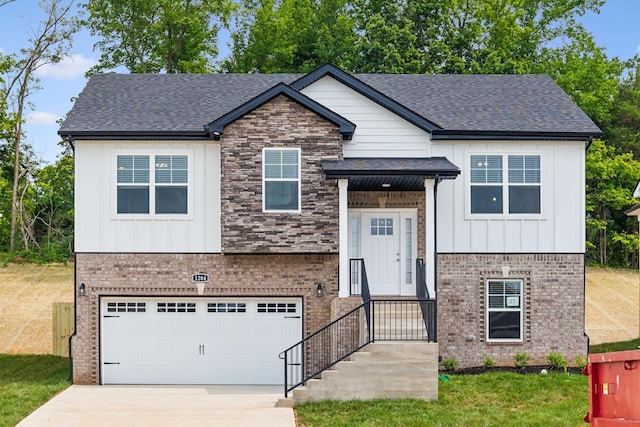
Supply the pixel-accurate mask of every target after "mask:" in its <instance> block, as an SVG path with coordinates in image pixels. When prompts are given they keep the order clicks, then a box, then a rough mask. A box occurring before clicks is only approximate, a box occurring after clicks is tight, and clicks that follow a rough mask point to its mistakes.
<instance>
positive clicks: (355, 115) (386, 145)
mask: <svg viewBox="0 0 640 427" xmlns="http://www.w3.org/2000/svg"><path fill="white" fill-rule="evenodd" d="M301 92H302V93H303V94H304V95H306V96H308V97H309V98H311V99H313V100H315V101H317V102H319V103H320V104H323V105H324V106H326V107H327V108H329V109H330V110H332V111H334V112H336V113H338V114H340V115H341V116H343V117H344V118H346V119H348V120H350V121H351V122H353V123H355V124H356V131H355V134H354V135H353V139H352V140H351V141H344V145H343V147H344V149H343V152H344V157H429V156H430V155H431V150H430V146H429V140H430V138H429V134H428V133H427V132H425V131H423V130H422V129H420V128H418V127H417V126H415V125H413V124H411V123H409V122H407V121H406V120H404V119H402V118H400V117H398V116H397V115H396V114H394V113H392V112H391V111H389V110H387V109H386V108H384V107H382V106H380V105H378V104H376V103H375V102H373V101H371V100H370V99H368V98H367V97H365V96H362V95H360V94H359V93H358V92H356V91H354V90H352V89H350V88H348V87H346V86H345V85H343V84H342V83H340V82H338V81H336V80H334V79H333V78H331V77H324V78H322V79H320V80H318V81H316V82H315V83H313V84H312V85H310V86H308V87H306V88H304V89H303V90H302V91H301ZM425 102H428V100H425Z"/></svg>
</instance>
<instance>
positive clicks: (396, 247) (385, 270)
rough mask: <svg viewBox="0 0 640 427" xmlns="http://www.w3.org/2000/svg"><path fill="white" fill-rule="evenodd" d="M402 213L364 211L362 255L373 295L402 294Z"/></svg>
mask: <svg viewBox="0 0 640 427" xmlns="http://www.w3.org/2000/svg"><path fill="white" fill-rule="evenodd" d="M400 228H401V224H400V214H399V213H396V212H384V211H381V212H366V213H363V214H362V257H363V258H364V262H365V268H366V271H367V279H368V282H369V289H370V290H371V295H400V265H401V263H400V261H401V253H400Z"/></svg>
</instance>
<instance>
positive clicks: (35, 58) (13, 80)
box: [0, 0, 78, 251]
mask: <svg viewBox="0 0 640 427" xmlns="http://www.w3.org/2000/svg"><path fill="white" fill-rule="evenodd" d="M72 5H73V2H66V3H65V2H64V0H49V1H48V2H47V1H41V2H40V3H39V6H40V7H41V9H42V10H43V11H44V12H45V16H46V18H45V19H44V20H43V21H42V22H41V23H40V26H39V27H38V28H37V29H36V30H34V31H33V37H32V38H31V39H30V40H29V46H28V47H26V48H24V49H22V50H21V51H20V54H19V55H16V56H11V57H10V58H9V59H8V62H5V64H8V65H6V66H5V68H6V70H5V76H4V78H3V79H2V81H1V82H0V83H1V84H2V86H1V87H0V95H1V97H2V100H3V101H0V103H4V104H5V105H7V106H8V108H10V109H12V113H11V114H12V119H11V123H10V125H11V129H10V131H9V132H8V133H7V134H6V135H5V139H6V141H7V142H8V143H9V145H11V146H12V147H13V180H12V194H11V226H10V228H11V229H10V250H11V251H14V250H15V249H16V238H17V230H18V227H20V233H21V235H22V238H23V245H24V246H25V248H27V246H28V245H29V242H35V239H34V238H33V236H32V233H31V227H32V225H33V222H32V220H31V218H27V215H28V209H26V201H27V200H28V197H27V196H28V191H29V184H28V178H29V176H30V175H32V174H33V171H32V168H33V167H34V165H33V164H32V162H33V156H30V155H25V153H31V150H30V148H29V147H27V146H24V147H23V143H22V140H23V129H22V124H23V121H24V113H25V109H26V108H27V105H28V103H29V96H30V95H31V94H32V93H33V92H34V91H35V90H37V89H39V80H38V78H37V77H36V75H35V72H36V71H37V70H38V68H40V67H42V66H44V65H46V64H50V63H56V62H59V61H60V60H61V59H62V57H63V56H64V54H65V53H66V52H67V50H68V49H69V48H70V43H71V39H72V36H73V34H74V33H75V32H76V31H77V29H78V26H77V22H76V21H75V19H74V18H73V17H71V8H72ZM23 180H26V182H24V183H22V185H21V181H23Z"/></svg>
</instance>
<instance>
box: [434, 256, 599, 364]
mask: <svg viewBox="0 0 640 427" xmlns="http://www.w3.org/2000/svg"><path fill="white" fill-rule="evenodd" d="M502 267H509V274H508V278H513V279H522V280H523V284H524V289H523V310H524V316H523V317H524V319H523V326H524V327H523V329H524V332H523V333H524V337H523V342H521V343H520V342H519V343H495V342H487V341H486V327H487V325H486V324H485V314H486V306H485V298H486V295H485V292H486V289H485V288H486V280H487V279H502V278H504V277H503V272H502ZM438 276H439V278H438V291H437V293H438V344H439V345H440V355H441V357H442V358H444V359H446V358H450V357H452V358H455V359H456V360H457V361H458V364H459V366H460V367H468V366H482V364H483V361H484V357H485V356H489V357H491V358H492V359H494V360H495V361H496V362H497V363H498V364H499V365H505V366H513V361H512V359H511V357H512V356H513V355H515V354H516V353H517V352H524V353H527V354H529V355H530V356H531V361H530V364H531V365H537V364H546V361H545V357H546V356H547V355H548V354H549V353H551V352H558V353H561V354H562V355H563V356H564V358H565V359H566V360H567V361H569V362H570V363H574V362H575V358H576V356H585V355H586V353H587V338H586V337H585V335H584V256H583V255H582V254H439V255H438Z"/></svg>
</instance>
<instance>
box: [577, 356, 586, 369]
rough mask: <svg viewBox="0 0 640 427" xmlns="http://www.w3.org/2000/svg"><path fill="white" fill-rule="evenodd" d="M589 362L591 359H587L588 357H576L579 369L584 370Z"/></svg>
mask: <svg viewBox="0 0 640 427" xmlns="http://www.w3.org/2000/svg"><path fill="white" fill-rule="evenodd" d="M588 362H589V359H587V356H576V365H577V366H578V368H580V369H584V368H585V366H587V363H588Z"/></svg>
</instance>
